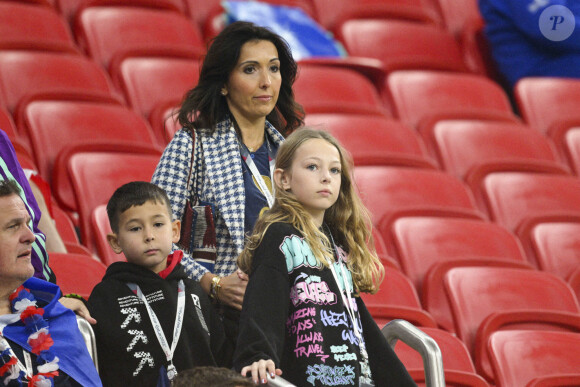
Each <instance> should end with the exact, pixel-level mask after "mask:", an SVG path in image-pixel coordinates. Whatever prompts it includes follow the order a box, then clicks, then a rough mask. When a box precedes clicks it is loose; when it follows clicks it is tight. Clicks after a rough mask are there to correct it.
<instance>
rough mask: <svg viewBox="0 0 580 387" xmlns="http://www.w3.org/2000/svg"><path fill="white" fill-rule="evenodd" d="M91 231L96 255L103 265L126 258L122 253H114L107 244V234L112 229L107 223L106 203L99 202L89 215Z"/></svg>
mask: <svg viewBox="0 0 580 387" xmlns="http://www.w3.org/2000/svg"><path fill="white" fill-rule="evenodd" d="M91 232H92V234H93V237H94V239H95V249H96V253H97V256H98V257H99V258H100V259H101V262H103V263H104V264H105V266H109V265H110V264H111V263H113V262H119V261H121V262H122V261H126V260H127V259H126V258H125V255H124V254H123V253H121V254H116V253H115V252H114V251H113V249H112V248H111V246H110V245H109V242H107V234H110V233H112V232H113V231H112V230H111V225H110V223H109V216H108V215H107V205H106V204H101V205H99V206H97V207H96V208H95V209H94V210H93V214H92V217H91Z"/></svg>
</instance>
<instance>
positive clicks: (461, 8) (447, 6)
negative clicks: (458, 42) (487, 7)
mask: <svg viewBox="0 0 580 387" xmlns="http://www.w3.org/2000/svg"><path fill="white" fill-rule="evenodd" d="M436 2H437V3H438V4H439V9H440V10H441V15H442V16H443V22H444V24H445V28H447V30H448V31H449V32H451V33H452V34H453V36H455V37H457V38H459V37H460V36H461V34H462V32H463V31H464V29H465V28H467V27H468V25H469V24H472V23H473V22H474V21H475V20H481V14H480V13H479V6H478V5H477V0H437V1H436Z"/></svg>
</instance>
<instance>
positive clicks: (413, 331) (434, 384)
mask: <svg viewBox="0 0 580 387" xmlns="http://www.w3.org/2000/svg"><path fill="white" fill-rule="evenodd" d="M382 332H383V336H385V338H386V339H387V342H388V343H389V345H390V346H391V347H392V348H394V347H395V344H397V341H398V340H401V341H402V342H403V343H405V344H407V345H408V346H409V347H411V348H413V349H414V350H415V351H417V352H419V353H420V354H421V357H422V358H423V368H424V369H425V383H426V385H427V387H445V375H444V373H443V358H442V357H441V350H440V349H439V346H438V345H437V343H436V342H435V340H433V338H431V336H429V335H427V334H426V333H425V332H423V331H421V330H419V329H418V328H416V327H415V326H414V325H413V324H411V323H409V322H407V321H405V320H393V321H390V322H389V323H388V324H386V325H385V326H384V327H383V329H382Z"/></svg>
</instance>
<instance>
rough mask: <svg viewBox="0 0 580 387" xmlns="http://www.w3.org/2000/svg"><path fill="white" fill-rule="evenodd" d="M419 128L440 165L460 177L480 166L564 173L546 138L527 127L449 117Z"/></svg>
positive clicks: (493, 168)
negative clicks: (450, 118) (449, 118)
mask: <svg viewBox="0 0 580 387" xmlns="http://www.w3.org/2000/svg"><path fill="white" fill-rule="evenodd" d="M421 129H422V133H421V134H422V136H423V139H424V140H425V143H426V144H427V146H428V147H429V148H430V149H431V152H432V153H433V154H434V155H436V157H437V158H438V160H439V162H440V164H441V166H442V167H443V168H444V169H445V170H446V171H447V172H449V173H451V174H452V175H455V176H457V177H459V178H462V179H464V178H465V177H466V176H467V174H468V173H470V172H473V171H474V170H475V169H482V168H483V169H485V170H486V171H493V170H526V171H533V170H538V171H542V172H544V171H551V170H553V171H556V172H558V173H566V172H567V168H566V166H565V165H564V164H561V163H560V162H559V160H558V157H557V154H556V151H555V149H554V147H553V145H552V144H551V143H550V141H549V140H548V139H546V137H544V136H542V135H541V134H540V133H538V132H537V131H534V130H533V129H531V128H530V127H528V126H524V125H520V124H515V123H508V122H497V121H476V120H451V121H439V122H437V123H436V124H435V125H433V126H429V127H423V128H421Z"/></svg>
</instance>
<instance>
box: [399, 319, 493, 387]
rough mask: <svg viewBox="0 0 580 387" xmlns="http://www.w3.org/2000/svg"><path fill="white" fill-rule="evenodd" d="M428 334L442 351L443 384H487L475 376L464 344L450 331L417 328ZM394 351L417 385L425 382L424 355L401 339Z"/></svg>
mask: <svg viewBox="0 0 580 387" xmlns="http://www.w3.org/2000/svg"><path fill="white" fill-rule="evenodd" d="M420 329H421V330H422V331H423V332H424V333H426V334H427V335H429V336H430V337H431V338H432V339H433V340H435V342H436V343H437V345H438V346H439V349H440V350H441V355H442V360H443V366H444V376H445V385H446V386H449V387H452V386H462V387H487V386H488V384H487V382H486V381H485V379H483V378H482V377H481V376H479V375H477V373H476V371H475V366H474V365H473V361H472V360H471V356H470V355H469V352H468V351H467V348H466V347H465V344H463V342H462V341H461V340H459V339H458V338H457V337H456V336H454V335H453V334H451V333H449V332H447V331H444V330H441V329H436V328H425V327H423V328H420ZM394 349H395V353H396V354H397V357H398V358H399V359H400V360H401V362H403V365H404V366H405V368H406V369H407V371H409V374H410V375H411V377H412V378H413V380H415V382H416V383H417V385H418V386H424V385H425V371H424V364H423V358H422V357H421V355H420V354H419V352H417V351H416V350H414V349H412V348H411V347H409V346H408V345H407V344H405V343H403V342H402V341H398V342H397V344H396V345H395V348H394Z"/></svg>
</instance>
